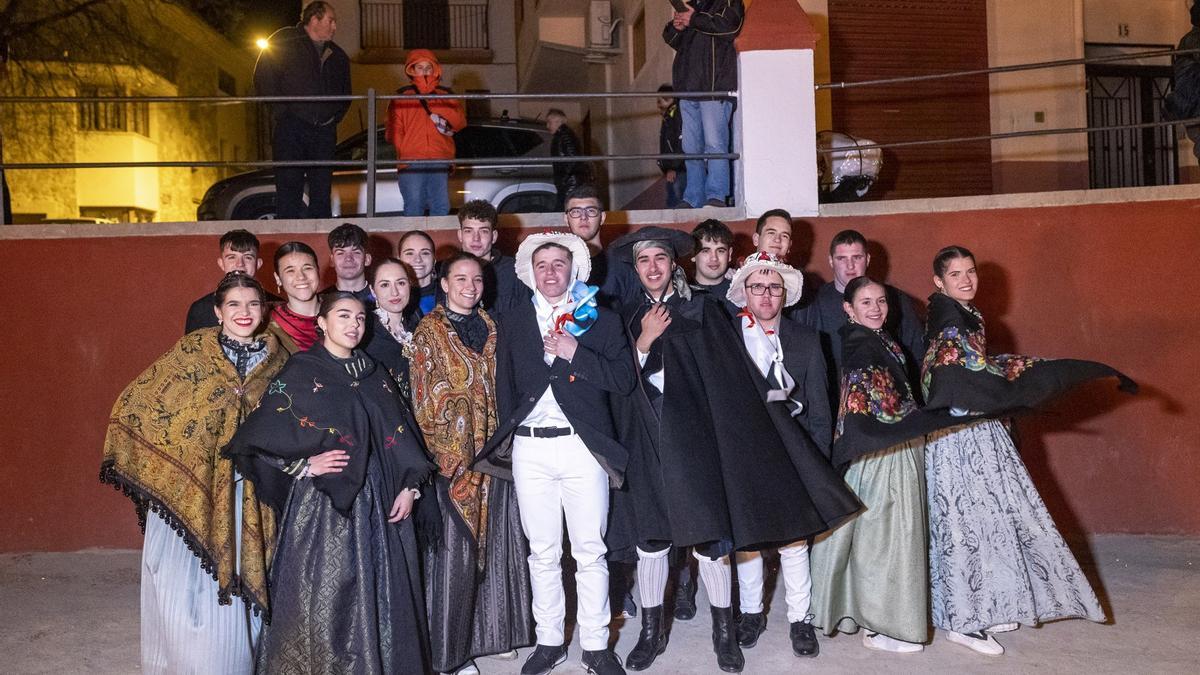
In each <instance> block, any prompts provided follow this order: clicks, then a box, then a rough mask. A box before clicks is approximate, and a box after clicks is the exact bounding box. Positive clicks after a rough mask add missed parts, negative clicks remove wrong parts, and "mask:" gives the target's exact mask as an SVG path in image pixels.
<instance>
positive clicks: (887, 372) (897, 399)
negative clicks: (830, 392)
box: [833, 323, 973, 468]
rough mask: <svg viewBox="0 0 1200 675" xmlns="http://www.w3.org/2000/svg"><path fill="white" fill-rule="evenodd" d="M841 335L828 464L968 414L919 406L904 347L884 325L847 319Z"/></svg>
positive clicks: (921, 433)
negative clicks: (878, 326)
mask: <svg viewBox="0 0 1200 675" xmlns="http://www.w3.org/2000/svg"><path fill="white" fill-rule="evenodd" d="M839 335H840V336H841V339H842V367H841V386H840V388H839V391H840V392H841V396H840V399H839V403H838V417H837V425H836V426H835V428H834V431H833V464H834V466H836V467H839V468H846V467H848V466H849V465H850V463H851V462H853V461H854V460H856V459H859V458H860V457H863V456H864V455H868V454H870V453H872V452H878V451H880V450H883V449H885V448H890V447H891V446H893V445H896V444H898V443H903V442H905V441H910V440H912V439H914V438H919V437H921V436H924V435H925V434H928V433H931V432H933V431H937V430H938V429H943V428H945V427H950V426H954V425H956V424H963V423H964V422H967V421H970V420H971V419H973V418H972V417H970V416H964V417H955V416H952V415H950V413H949V412H948V411H929V410H922V409H921V408H920V407H919V406H918V405H917V402H916V399H915V398H914V397H913V392H912V386H911V384H910V383H909V381H908V375H907V369H906V367H905V365H906V364H905V358H904V352H903V350H902V349H901V347H900V345H898V344H897V343H896V342H895V341H894V340H892V338H891V337H889V336H888V334H887V333H886V332H885V331H884V330H882V329H881V330H878V331H875V330H871V329H870V328H867V327H865V326H862V325H859V324H856V323H848V324H846V325H845V326H842V327H841V328H840V329H839Z"/></svg>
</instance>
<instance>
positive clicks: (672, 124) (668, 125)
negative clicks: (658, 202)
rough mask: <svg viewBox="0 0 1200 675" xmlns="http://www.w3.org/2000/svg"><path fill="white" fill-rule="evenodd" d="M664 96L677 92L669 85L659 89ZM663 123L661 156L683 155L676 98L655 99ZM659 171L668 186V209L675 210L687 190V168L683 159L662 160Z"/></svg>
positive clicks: (681, 132) (680, 119) (681, 125)
mask: <svg viewBox="0 0 1200 675" xmlns="http://www.w3.org/2000/svg"><path fill="white" fill-rule="evenodd" d="M658 91H659V92H661V93H663V94H669V93H670V92H672V91H675V88H674V87H672V86H671V85H669V84H664V85H662V86H661V87H659V88H658ZM655 103H656V104H657V105H658V114H660V115H662V122H661V123H660V124H659V126H658V152H659V154H661V155H678V154H682V153H683V113H681V112H679V101H678V100H676V99H675V97H674V96H669V95H665V96H659V97H658V98H657V99H655ZM658 170H659V171H662V175H663V180H664V181H666V186H667V208H668V209H673V208H675V207H676V206H678V205H679V202H680V201H681V200H682V199H683V191H684V189H686V188H687V167H686V166H685V165H684V163H683V160H682V159H660V160H658Z"/></svg>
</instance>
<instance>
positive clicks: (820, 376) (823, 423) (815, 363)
mask: <svg viewBox="0 0 1200 675" xmlns="http://www.w3.org/2000/svg"><path fill="white" fill-rule="evenodd" d="M733 325H734V327H735V328H736V329H737V331H738V332H739V333H740V332H741V330H742V319H741V318H740V317H739V318H736V319H734V322H733ZM778 330H779V343H780V344H781V345H782V346H783V367H784V369H785V370H787V372H788V374H789V375H791V376H792V379H793V380H795V381H796V389H795V390H794V391H793V392H792V398H793V399H795V400H796V401H799V402H800V403H802V404H804V409H803V410H802V411H801V412H800V414H799V415H796V416H795V419H796V421H797V422H799V423H800V426H801V427H803V428H804V431H805V432H807V433H808V436H809V438H811V439H812V441H813V443H814V444H816V446H817V447H818V448H820V449H821V452H822V453H823V454H824V455H825V458H826V459H828V458H829V446H830V444H831V443H833V415H832V412H831V411H832V410H833V408H832V406H831V404H830V402H829V388H828V387H829V376H828V374H827V373H826V372H825V356H824V352H823V351H822V350H821V336H820V334H819V333H817V331H815V330H813V329H812V328H809V327H808V326H805V325H804V324H801V323H797V322H795V321H792V320H791V319H788V318H786V317H780V319H779V329H778Z"/></svg>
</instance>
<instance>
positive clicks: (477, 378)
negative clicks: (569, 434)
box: [410, 305, 497, 568]
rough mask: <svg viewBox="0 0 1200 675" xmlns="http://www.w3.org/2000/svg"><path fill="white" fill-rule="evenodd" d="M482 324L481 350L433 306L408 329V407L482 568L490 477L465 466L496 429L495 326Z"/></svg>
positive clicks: (439, 307) (489, 320) (443, 312)
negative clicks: (461, 336) (410, 333)
mask: <svg viewBox="0 0 1200 675" xmlns="http://www.w3.org/2000/svg"><path fill="white" fill-rule="evenodd" d="M479 313H480V316H482V317H483V320H484V322H485V323H486V324H487V327H488V338H487V342H486V343H485V344H484V347H483V353H481V354H476V353H475V352H473V351H471V350H470V349H469V348H467V347H466V346H465V345H464V344H463V343H462V341H461V340H459V338H458V335H457V334H456V332H455V330H454V325H453V324H451V322H450V319H449V318H448V317H447V316H446V310H445V308H443V307H442V306H441V305H438V306H437V307H435V308H434V309H433V311H432V312H430V313H429V314H428V315H426V316H425V318H424V319H421V323H420V324H419V325H418V326H417V329H416V331H415V332H414V333H413V360H412V368H411V372H410V376H411V379H412V391H413V407H414V408H415V409H416V414H417V415H416V416H417V423H418V424H419V425H420V426H421V431H422V433H424V434H425V444H426V446H427V447H428V448H429V451H430V452H431V453H433V456H434V461H436V462H437V464H438V470H439V472H440V473H441V474H442V475H443V476H445V477H446V478H448V479H449V480H450V489H449V496H450V502H451V504H453V506H454V509H455V511H456V512H457V513H458V515H459V517H460V520H461V521H462V523H463V524H464V525H465V526H466V528H467V530H468V531H469V532H470V534H471V536H472V537H473V538H474V539H475V542H476V546H477V550H478V552H479V557H478V559H477V562H478V564H479V566H480V567H481V568H482V566H483V563H484V559H485V557H484V550H485V548H486V544H487V520H488V513H487V509H488V495H489V488H490V487H491V480H492V479H491V477H490V476H486V475H484V474H481V473H479V472H478V471H471V470H469V469H468V468H467V467H469V466H470V464H471V462H473V461H474V460H475V454H476V453H477V452H479V451H480V450H482V449H483V446H484V444H485V443H486V442H487V439H488V438H489V437H491V435H492V434H493V433H494V432H495V431H496V426H497V425H496V324H495V322H494V321H492V318H491V317H489V316H488V315H487V312H485V311H483V310H479Z"/></svg>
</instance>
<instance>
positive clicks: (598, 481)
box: [513, 434, 612, 651]
mask: <svg viewBox="0 0 1200 675" xmlns="http://www.w3.org/2000/svg"><path fill="white" fill-rule="evenodd" d="M513 479H514V483H515V485H516V491H517V503H518V504H519V505H520V508H521V526H522V528H523V529H524V530H525V537H526V538H527V539H529V580H530V584H531V586H532V587H533V618H534V620H535V621H536V622H537V641H538V644H540V645H547V646H551V647H556V646H559V645H561V644H563V642H564V639H563V623H564V620H565V619H566V614H567V601H566V596H565V594H564V593H563V579H562V531H563V517H564V515H565V517H566V521H567V534H568V536H569V537H570V538H571V557H572V558H574V559H575V593H576V597H577V599H578V601H577V603H576V604H577V610H576V614H575V623H576V624H577V625H578V626H579V645H580V647H582V648H583V649H585V650H588V651H595V650H601V649H607V648H608V623H609V621H610V620H611V618H612V617H611V615H610V612H609V608H608V564H607V562H606V561H605V559H604V556H605V554H606V553H607V552H608V549H607V547H606V546H605V545H604V531H605V528H606V527H607V524H608V474H606V473H605V472H604V469H603V468H601V467H600V464H599V463H598V462H597V461H596V458H595V457H593V456H592V453H591V452H589V451H588V449H587V446H585V445H584V444H583V441H582V440H581V439H580V438H579V436H577V435H575V434H572V435H570V436H559V437H557V438H530V437H526V436H514V437H513Z"/></svg>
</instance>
